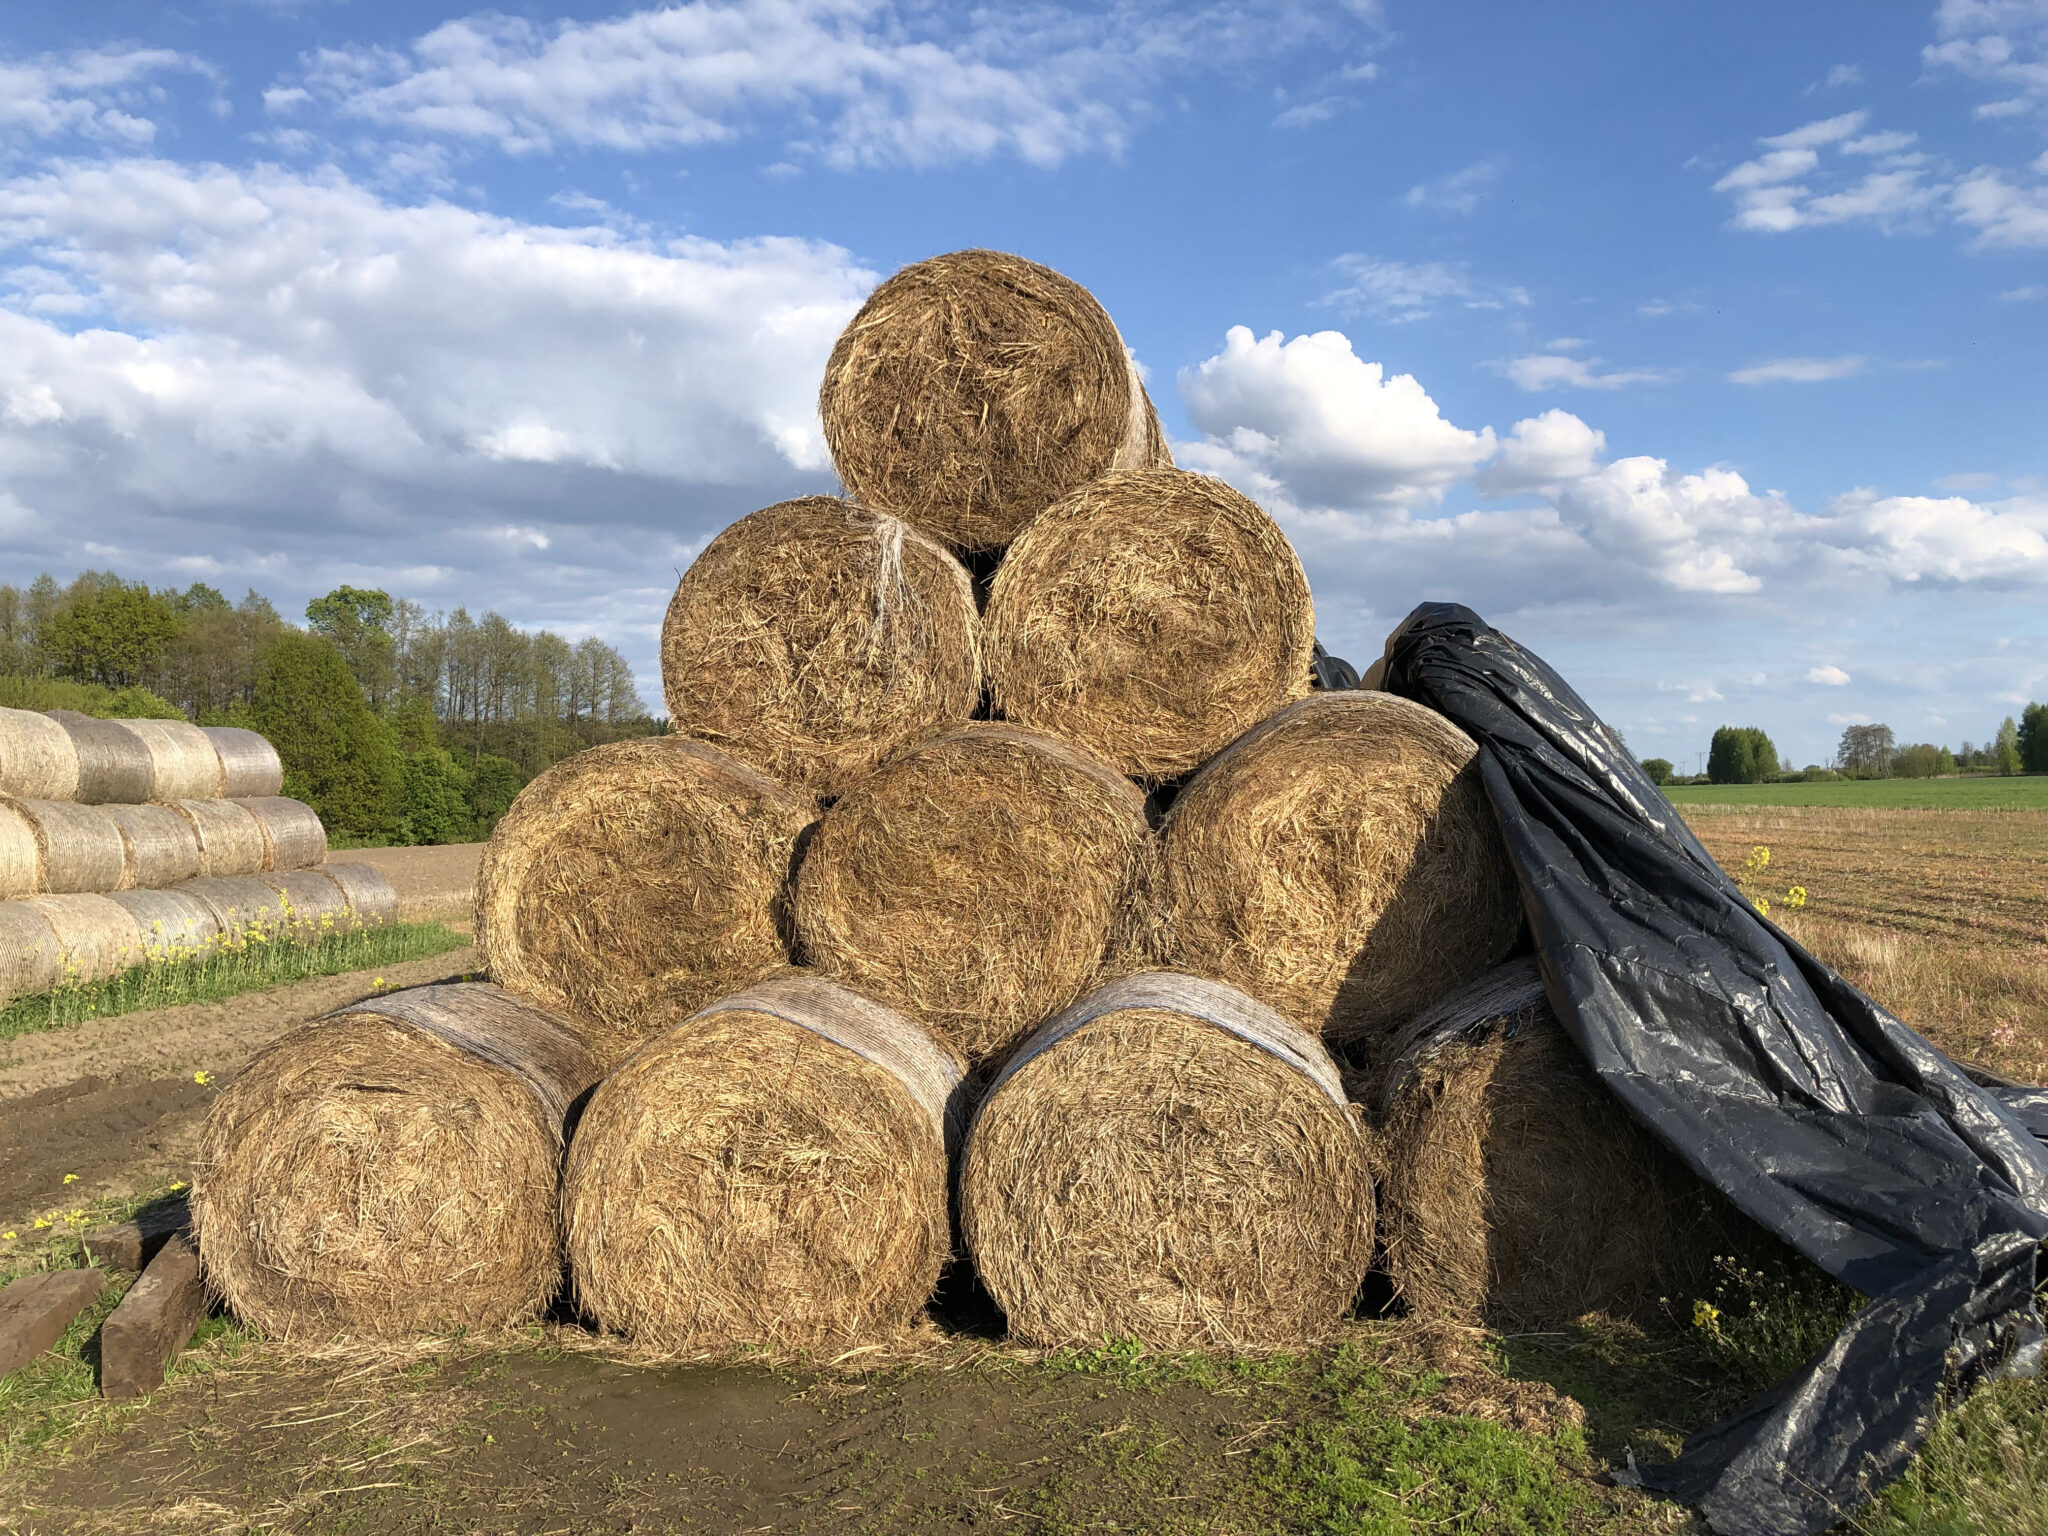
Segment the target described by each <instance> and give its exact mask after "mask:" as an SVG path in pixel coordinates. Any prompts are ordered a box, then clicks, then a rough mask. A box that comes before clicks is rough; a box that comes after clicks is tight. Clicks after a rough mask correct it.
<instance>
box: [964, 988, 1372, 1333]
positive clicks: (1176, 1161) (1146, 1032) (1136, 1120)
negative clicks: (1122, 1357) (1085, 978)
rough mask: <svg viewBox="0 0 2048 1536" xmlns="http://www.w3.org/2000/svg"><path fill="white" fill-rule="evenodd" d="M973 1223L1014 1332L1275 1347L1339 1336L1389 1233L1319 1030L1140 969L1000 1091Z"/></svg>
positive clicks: (981, 1144)
mask: <svg viewBox="0 0 2048 1536" xmlns="http://www.w3.org/2000/svg"><path fill="white" fill-rule="evenodd" d="M960 1217H961V1229H962V1232H963V1234H964V1236H965V1238H966V1241H967V1245H968V1248H969V1250H970V1251H971V1252H972V1254H973V1255H974V1262H975V1265H976V1268H977V1269H978V1270H979V1272H980V1274H981V1277H982V1280H983V1282H984V1283H985V1284H986V1285H987V1286H988V1288H989V1291H990V1293H991V1294H992V1295H993V1296H994V1297H995V1299H996V1300H997V1301H998V1302H999V1303H1000V1304H1001V1305H1002V1308H1003V1311H1004V1314H1005V1316H1006V1317H1007V1318H1008V1320H1009V1326H1010V1331H1011V1333H1012V1334H1013V1335H1015V1336H1017V1337H1018V1338H1020V1339H1022V1340H1023V1341H1025V1342H1027V1343H1032V1344H1039V1345H1044V1346H1048V1347H1056V1346H1086V1345H1092V1344H1100V1343H1103V1342H1105V1341H1109V1340H1116V1339H1137V1340H1139V1341H1141V1342H1143V1343H1145V1344H1147V1345H1151V1346H1154V1347H1158V1348H1169V1349H1188V1348H1232V1349H1238V1348H1260V1347H1272V1346H1287V1345H1301V1344H1306V1343H1310V1342H1313V1341H1316V1340H1318V1339H1321V1338H1324V1337H1327V1336H1328V1335H1329V1334H1330V1333H1331V1332H1333V1331H1334V1330H1335V1328H1336V1327H1337V1325H1338V1324H1339V1323H1340V1322H1341V1320H1342V1319H1343V1317H1344V1315H1345V1313H1346V1312H1347V1311H1348V1310H1349V1308H1350V1306H1351V1302H1352V1300H1353V1298H1354V1296H1355V1295H1356V1293H1357V1290H1358V1286H1359V1284H1360V1283H1361V1282H1362V1281H1363V1279H1364V1278H1365V1271H1366V1266H1367V1264H1368V1263H1369V1262H1370V1259H1371V1254H1372V1236H1373V1189H1372V1156H1371V1151H1370V1146H1369V1143H1368V1140H1367V1138H1366V1135H1365V1132H1364V1130H1363V1128H1362V1126H1361V1125H1360V1123H1359V1120H1358V1116H1357V1112H1356V1111H1355V1110H1353V1109H1352V1108H1351V1107H1350V1106H1349V1105H1347V1104H1346V1103H1345V1102H1344V1100H1343V1096H1342V1092H1341V1089H1340V1088H1339V1086H1338V1081H1337V1069H1336V1066H1335V1064H1334V1063H1333V1062H1332V1061H1331V1060H1330V1059H1329V1056H1328V1055H1327V1053H1326V1052H1325V1051H1324V1050H1323V1048H1322V1046H1321V1044H1320V1043H1319V1042H1318V1041H1316V1039H1315V1038H1314V1037H1313V1036H1311V1035H1309V1034H1307V1033H1305V1032H1304V1031H1302V1030H1300V1029H1297V1028H1296V1027H1295V1026H1293V1025H1292V1024H1290V1023H1288V1022H1287V1021H1286V1020H1285V1019H1283V1018H1281V1017H1280V1016H1279V1015H1278V1014H1276V1013H1274V1012H1273V1011H1272V1010H1271V1009H1268V1008H1264V1007H1261V1006H1260V1005H1259V1004H1258V1003H1257V1002H1255V1001H1253V1000H1252V999H1251V998H1249V997H1247V996H1245V995H1244V994H1243V993H1241V992H1238V991H1237V990H1236V989H1235V988H1231V987H1226V986H1223V985H1222V984H1220V983H1215V982H1209V981H1205V980H1202V979H1200V978H1197V977H1192V976H1183V975H1177V974H1170V973H1142V974H1139V975H1136V976H1132V977H1127V978H1124V979H1123V980H1121V981H1117V982H1113V983H1111V984H1110V985H1109V986H1107V987H1105V988H1103V989H1102V990H1101V991H1100V992H1098V993H1096V994H1094V995H1093V996H1091V997H1090V998H1087V999H1084V1000H1083V1001H1082V1002H1080V1003H1077V1004H1076V1005H1075V1006H1074V1008H1072V1009H1070V1010H1069V1011H1068V1012H1067V1013H1066V1014H1063V1015H1062V1016H1061V1017H1060V1018H1058V1019H1055V1020H1054V1021H1052V1022H1051V1023H1049V1024H1047V1025H1046V1026H1045V1028H1044V1029H1043V1030H1041V1031H1040V1032H1039V1033H1038V1034H1037V1035H1035V1036H1034V1037H1033V1038H1032V1039H1031V1041H1029V1042H1027V1043H1026V1044H1025V1045H1024V1047H1023V1048H1022V1049H1021V1050H1019V1052H1018V1053H1017V1055H1016V1057H1015V1058H1014V1059H1013V1060H1012V1063H1011V1065H1010V1066H1009V1067H1007V1068H1006V1069H1005V1070H1004V1073H1003V1075H1002V1076H1001V1077H999V1078H998V1079H997V1081H996V1083H995V1084H994V1086H993V1087H992V1088H991V1090H990V1091H989V1093H988V1096H987V1097H986V1098H985V1099H984V1100H983V1101H982V1105H981V1108H980V1109H979V1111H978V1112H977V1113H976V1115H975V1119H974V1126H973V1129H972V1131H971V1132H970V1133H969V1136H968V1140H967V1146H966V1150H965V1152H964V1154H963V1156H962V1159H961V1165H960Z"/></svg>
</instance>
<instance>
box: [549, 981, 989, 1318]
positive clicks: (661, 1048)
mask: <svg viewBox="0 0 2048 1536" xmlns="http://www.w3.org/2000/svg"><path fill="white" fill-rule="evenodd" d="M649 1022H650V1024H651V1025H652V1027H654V1028H656V1029H659V1030H660V1033H658V1034H656V1035H655V1036H654V1038H652V1039H650V1040H647V1041H646V1042H645V1043H643V1044H642V1045H641V1046H640V1048H639V1049H638V1050H636V1051H635V1052H634V1053H633V1054H632V1055H631V1056H629V1057H627V1058H626V1060H625V1061H624V1062H623V1063H622V1064H621V1065H620V1066H618V1067H617V1068H616V1069H614V1070H613V1072H612V1073H611V1075H610V1076H609V1077H607V1078H606V1079H605V1080H604V1083H603V1085H602V1086H601V1087H599V1089H598V1090H597V1092H596V1093H595V1094H594V1095H592V1097H591V1101H590V1105H589V1107H588V1108H587V1109H586V1110H585V1111H584V1114H583V1118H582V1120H581V1121H580V1122H579V1123H578V1124H577V1127H576V1136H575V1140H574V1142H573V1143H572V1145H571V1146H570V1149H569V1160H568V1165H567V1169H566V1171H565V1173H564V1175H563V1180H562V1205H563V1211H564V1219H565V1223H566V1226H567V1231H568V1251H569V1270H570V1274H571V1276H572V1277H573V1280H574V1284H575V1291H576V1299H577V1301H578V1303H579V1304H580V1305H581V1306H582V1307H583V1309H584V1310H585V1311H586V1312H587V1313H588V1314H589V1315H590V1316H591V1317H592V1318H594V1319H595V1320H596V1321H597V1323H598V1324H599V1325H600V1326H601V1327H603V1328H605V1329H607V1330H609V1331H611V1332H614V1333H622V1334H625V1335H626V1336H628V1337H629V1338H632V1339H635V1340H637V1341H639V1342H640V1343H642V1344H646V1345H650V1346H652V1347H654V1348H656V1349H661V1350H666V1351H670V1352H674V1353H683V1352H695V1351H700V1350H723V1349H731V1348H736V1347H744V1346H764V1347H768V1348H773V1349H843V1348H846V1347H849V1346H852V1345H856V1344H864V1343H871V1342H874V1341H876V1340H878V1339H883V1338H887V1337H889V1336H890V1335H892V1334H894V1333H897V1332H898V1331H900V1330H901V1329H902V1328H904V1327H906V1326H907V1325H908V1324H909V1323H910V1322H912V1321H913V1320H914V1319H915V1318H916V1316H917V1315H918V1312H919V1310H920V1309H921V1308H922V1307H923V1306H924V1303H925V1300H926V1298H927V1297H929V1296H930V1294H931V1291H932V1288H933V1286H934V1285H936V1284H937V1282H938V1278H939V1267H940V1265H941V1264H942V1263H943V1262H944V1260H945V1258H946V1256H947V1252H948V1249H949V1247H950V1240H949V1235H948V1227H947V1214H946V1169H947V1154H948V1148H949V1137H948V1134H947V1127H948V1121H949V1118H950V1115H951V1112H952V1108H953V1103H954V1100H955V1099H956V1097H957V1093H958V1089H959V1084H960V1069H959V1066H958V1065H957V1064H956V1063H955V1062H954V1061H953V1060H952V1059H951V1058H950V1057H949V1056H948V1055H947V1054H946V1053H945V1052H944V1051H943V1050H941V1049H940V1048H939V1047H938V1046H937V1045H936V1044H935V1043H934V1042H933V1041H932V1040H931V1039H930V1038H929V1037H928V1036H926V1035H925V1034H924V1033H923V1032H922V1031H920V1030H919V1029H918V1028H917V1026H916V1025H914V1024H912V1023H911V1022H910V1021H909V1020H908V1019H906V1018H904V1017H903V1015H901V1014H899V1013H896V1012H894V1011H892V1010H890V1009H887V1008H884V1007H882V1006H880V1005H879V1004H877V1003H874V1002H871V1001H869V1000H867V999H865V998H862V997H860V996H858V995H856V994H855V993H852V992H849V991H847V990H846V989H845V988H843V987H839V986H835V985H834V984H832V983H831V982H828V981H824V980H821V979H819V978H817V977H813V976H803V975H784V976H780V977H775V978H771V979H769V980H766V981H763V982H760V983H758V984H757V985H755V986H753V987H750V988H749V989H747V990H746V991H744V992H741V993H738V994H736V995H734V996H731V997H727V998H724V999H722V1000H720V1001H719V1002H716V1003H714V1004H712V1005H711V1006H710V1007H709V1008H705V1009H703V1010H702V1011H700V1012H697V1013H694V1014H692V1013H688V1012H687V1010H686V1008H685V1007H683V1006H679V1005H676V1004H674V1003H672V1002H670V1001H667V1000H664V1001H662V1002H660V1003H657V1004H656V1005H655V1006H654V1007H653V1008H652V1010H651V1017H650V1021H649ZM669 1026H672V1027H669Z"/></svg>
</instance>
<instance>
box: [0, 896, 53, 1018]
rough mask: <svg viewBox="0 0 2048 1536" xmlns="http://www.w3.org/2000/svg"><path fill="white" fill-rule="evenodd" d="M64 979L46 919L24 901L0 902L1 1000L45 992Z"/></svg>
mask: <svg viewBox="0 0 2048 1536" xmlns="http://www.w3.org/2000/svg"><path fill="white" fill-rule="evenodd" d="M63 979H64V959H63V956H62V955H61V954H60V953H59V952H58V943H57V934H56V931H55V930H54V929H52V928H51V927H50V923H49V919H47V918H45V917H44V916H43V914H42V913H41V912H38V911H37V910H36V909H35V907H34V906H33V905H32V904H30V903H29V902H26V901H0V1003H11V1002H13V1001H14V1000H15V999H16V998H17V997H31V996H33V995H34V994H36V993H38V992H47V991H49V990H50V989H51V988H52V987H54V986H56V985H57V983H58V982H60V981H62V980H63Z"/></svg>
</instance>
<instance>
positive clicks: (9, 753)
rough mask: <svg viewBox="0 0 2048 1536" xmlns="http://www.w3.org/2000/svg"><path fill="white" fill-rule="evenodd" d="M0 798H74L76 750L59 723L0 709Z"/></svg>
mask: <svg viewBox="0 0 2048 1536" xmlns="http://www.w3.org/2000/svg"><path fill="white" fill-rule="evenodd" d="M0 795H16V796H19V797H20V798H21V799H23V800H76V799H77V798H78V748H77V747H75V746H73V745H72V742H71V733H70V732H68V731H66V730H65V729H64V727H63V725H62V724H61V723H60V722H58V721H56V720H53V719H51V718H50V717H49V716H48V715H44V714H38V713H37V712H36V711H34V710H32V709H0Z"/></svg>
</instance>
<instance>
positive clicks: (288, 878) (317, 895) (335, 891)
mask: <svg viewBox="0 0 2048 1536" xmlns="http://www.w3.org/2000/svg"><path fill="white" fill-rule="evenodd" d="M260 878H261V879H262V881H263V883H264V884H265V885H267V886H269V887H270V888H271V889H272V890H274V891H276V892H277V894H278V895H279V896H280V897H281V898H283V903H284V928H285V932H286V933H288V934H289V935H290V936H291V937H292V938H294V939H297V940H299V941H300V942H301V943H312V942H313V941H315V940H317V939H324V938H329V937H331V936H333V935H335V934H340V933H347V932H348V931H349V930H350V929H351V928H353V927H354V926H355V921H354V918H353V916H352V915H351V914H350V912H349V906H348V895H347V893H346V892H344V891H343V890H342V888H341V886H340V884H339V883H338V882H337V881H333V880H330V879H328V878H327V872H326V871H325V870H321V869H285V870H278V871H276V872H274V873H271V874H266V875H263V876H261V877H260Z"/></svg>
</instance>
